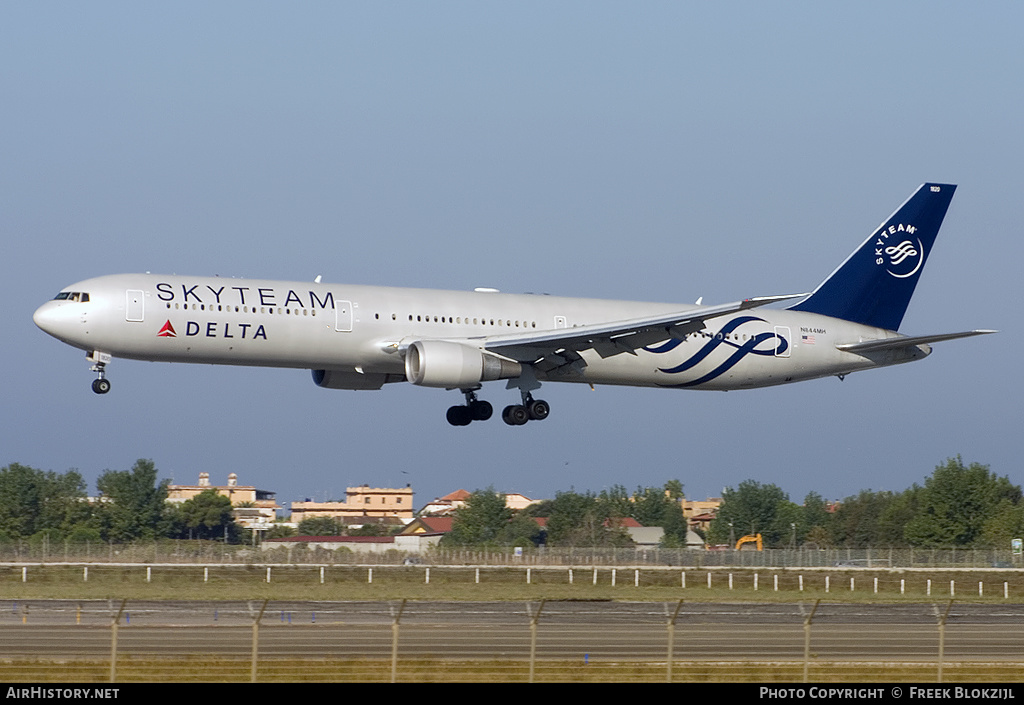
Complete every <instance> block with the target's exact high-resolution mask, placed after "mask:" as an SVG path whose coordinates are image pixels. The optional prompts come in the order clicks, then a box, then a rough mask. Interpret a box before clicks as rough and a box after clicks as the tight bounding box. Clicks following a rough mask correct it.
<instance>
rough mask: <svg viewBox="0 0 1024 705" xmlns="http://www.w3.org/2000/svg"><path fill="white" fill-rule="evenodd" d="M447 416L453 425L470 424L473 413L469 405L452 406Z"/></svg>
mask: <svg viewBox="0 0 1024 705" xmlns="http://www.w3.org/2000/svg"><path fill="white" fill-rule="evenodd" d="M447 418H448V423H450V424H451V425H452V426H468V425H469V423H470V422H471V421H472V420H473V415H472V413H471V412H470V408H469V407H468V406H452V407H450V408H449V409H448V414H447Z"/></svg>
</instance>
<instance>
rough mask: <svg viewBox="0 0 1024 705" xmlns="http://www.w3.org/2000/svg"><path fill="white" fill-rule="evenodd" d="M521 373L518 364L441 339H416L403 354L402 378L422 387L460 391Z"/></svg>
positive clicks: (520, 366)
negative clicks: (403, 372) (403, 368)
mask: <svg viewBox="0 0 1024 705" xmlns="http://www.w3.org/2000/svg"><path fill="white" fill-rule="evenodd" d="M522 372H523V367H522V365H520V364H519V363H518V362H513V361H511V360H506V359H504V358H501V357H498V356H496V355H491V354H490V353H486V352H484V351H483V350H480V349H479V348H474V347H470V346H468V345H461V344H459V343H452V342H448V341H445V340H417V341H416V342H415V343H413V344H412V345H410V346H409V349H408V351H406V353H405V377H406V379H408V380H409V381H410V382H412V383H413V384H418V385H421V386H423V387H443V388H445V389H456V388H458V389H464V388H467V387H472V386H474V385H477V384H479V383H480V382H490V381H492V380H496V379H509V378H510V377H518V376H519V375H521V374H522Z"/></svg>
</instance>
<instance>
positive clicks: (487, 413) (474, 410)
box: [469, 401, 494, 421]
mask: <svg viewBox="0 0 1024 705" xmlns="http://www.w3.org/2000/svg"><path fill="white" fill-rule="evenodd" d="M469 414H470V416H471V417H472V419H473V420H474V421H486V420H487V419H489V418H491V416H493V415H494V407H493V406H491V403H490V402H489V401H473V402H470V404H469Z"/></svg>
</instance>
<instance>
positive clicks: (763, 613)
mask: <svg viewBox="0 0 1024 705" xmlns="http://www.w3.org/2000/svg"><path fill="white" fill-rule="evenodd" d="M1022 626H1024V606H1021V605H1017V606H1014V607H1013V608H1011V609H1008V608H1007V607H1006V606H1000V607H991V606H986V605H961V604H958V603H954V602H953V601H947V602H944V603H940V602H936V603H932V604H913V605H901V606H895V605H849V604H834V603H824V602H821V601H817V602H813V603H812V602H806V603H796V604H750V603H717V604H711V603H688V602H684V601H676V602H661V603H659V602H611V601H608V602H573V601H547V602H545V601H537V602H527V603H515V602H419V601H394V602H375V601H366V602H282V601H265V600H264V601H259V600H253V601H229V602H212V601H211V602H205V601H189V602H186V601H181V602H172V601H142V600H87V601H72V600H29V601H3V602H0V679H3V680H6V681H9V682H18V681H20V682H79V683H85V682H103V681H107V682H133V681H135V682H138V681H144V682H154V681H175V682H188V681H192V682H216V681H224V682H228V681H234V682H240V681H260V682H267V681H287V682H298V681H321V682H322V681H384V682H386V681H406V682H411V681H415V682H423V681H462V682H464V681H487V682H493V681H504V682H513V681H518V682H527V681H623V680H631V681H678V682H682V681H715V680H718V681H726V682H735V681H740V680H746V681H761V682H800V681H803V682H808V681H811V682H842V681H845V682H855V681H862V682H863V681H874V682H882V681H886V682H891V681H897V680H904V681H918V682H925V681H931V682H943V681H947V682H948V681H954V680H956V681H971V682H982V681H996V682H1010V681H1019V680H1020V679H1021V673H1022V670H1021V666H1022V665H1024V656H1022V655H1024V629H1022V628H1021V627H1022Z"/></svg>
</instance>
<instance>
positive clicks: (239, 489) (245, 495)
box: [167, 472, 281, 529]
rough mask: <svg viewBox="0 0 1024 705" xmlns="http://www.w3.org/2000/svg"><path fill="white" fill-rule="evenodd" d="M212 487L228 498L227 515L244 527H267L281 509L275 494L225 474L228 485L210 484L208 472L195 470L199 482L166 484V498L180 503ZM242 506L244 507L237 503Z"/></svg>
mask: <svg viewBox="0 0 1024 705" xmlns="http://www.w3.org/2000/svg"><path fill="white" fill-rule="evenodd" d="M210 490H214V491H216V492H217V494H219V495H220V496H222V497H227V498H228V499H229V500H231V506H232V507H234V509H232V511H231V514H232V516H233V517H234V520H235V522H237V523H238V524H239V525H240V526H244V527H245V528H247V529H268V528H270V526H271V525H272V523H273V521H274V519H275V517H276V516H277V510H278V509H281V507H280V505H278V503H277V501H276V500H275V499H274V497H275V494H274V493H273V492H268V491H267V490H260V489H257V488H256V487H254V486H252V485H239V484H238V475H236V474H235V473H231V474H230V475H228V484H226V485H211V484H210V474H209V473H205V472H201V473H199V482H198V483H197V484H195V485H168V486H167V501H168V502H171V503H173V504H180V503H181V502H187V501H188V500H190V499H192V498H194V497H196V496H198V495H200V494H202V493H203V492H209V491H210ZM241 505H245V506H241Z"/></svg>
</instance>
